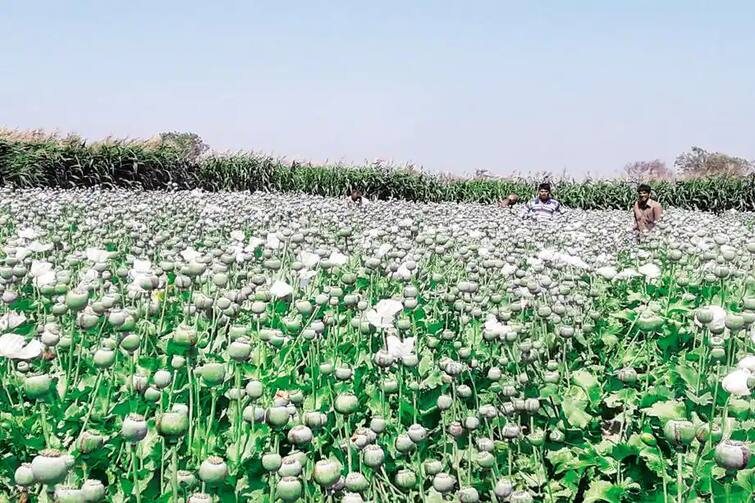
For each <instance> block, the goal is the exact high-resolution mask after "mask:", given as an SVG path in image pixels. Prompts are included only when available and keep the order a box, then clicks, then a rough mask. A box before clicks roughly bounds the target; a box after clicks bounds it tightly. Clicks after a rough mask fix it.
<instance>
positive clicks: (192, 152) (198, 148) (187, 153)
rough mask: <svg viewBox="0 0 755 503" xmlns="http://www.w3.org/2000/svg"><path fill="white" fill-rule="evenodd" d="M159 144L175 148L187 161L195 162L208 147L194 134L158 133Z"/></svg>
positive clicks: (177, 132)
mask: <svg viewBox="0 0 755 503" xmlns="http://www.w3.org/2000/svg"><path fill="white" fill-rule="evenodd" d="M160 143H161V144H162V145H167V146H170V147H172V148H175V149H176V150H177V151H178V152H179V153H181V155H183V156H184V158H185V159H187V160H188V161H195V160H197V158H198V157H199V156H200V155H202V154H204V153H205V152H206V151H207V150H208V149H209V148H210V147H209V146H208V145H207V144H206V143H205V142H204V141H203V140H202V138H201V137H200V136H199V135H198V134H196V133H182V132H179V131H171V132H167V133H160Z"/></svg>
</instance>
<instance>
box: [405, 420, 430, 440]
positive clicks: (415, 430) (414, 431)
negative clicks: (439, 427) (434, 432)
mask: <svg viewBox="0 0 755 503" xmlns="http://www.w3.org/2000/svg"><path fill="white" fill-rule="evenodd" d="M407 434H408V435H409V438H410V439H411V440H412V442H414V443H415V444H418V443H420V442H422V441H423V440H424V439H425V438H427V430H426V429H425V427H424V426H422V425H421V424H416V423H415V424H413V425H411V426H409V429H408V430H407Z"/></svg>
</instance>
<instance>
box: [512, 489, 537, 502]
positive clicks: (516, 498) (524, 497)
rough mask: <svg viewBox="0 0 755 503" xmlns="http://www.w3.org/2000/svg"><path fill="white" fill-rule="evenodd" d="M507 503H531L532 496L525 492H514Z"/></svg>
mask: <svg viewBox="0 0 755 503" xmlns="http://www.w3.org/2000/svg"><path fill="white" fill-rule="evenodd" d="M509 503H532V495H531V494H530V493H529V492H527V491H515V492H513V493H511V496H509Z"/></svg>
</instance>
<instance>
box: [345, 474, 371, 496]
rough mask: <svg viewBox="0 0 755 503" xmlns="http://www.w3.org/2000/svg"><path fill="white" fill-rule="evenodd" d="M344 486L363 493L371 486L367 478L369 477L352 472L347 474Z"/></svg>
mask: <svg viewBox="0 0 755 503" xmlns="http://www.w3.org/2000/svg"><path fill="white" fill-rule="evenodd" d="M344 486H345V487H346V489H347V490H349V491H352V492H355V493H361V492H364V491H366V490H367V489H368V488H369V487H370V482H369V481H368V480H367V477H365V476H364V475H362V474H361V473H359V472H351V473H349V474H348V475H346V478H345V479H344Z"/></svg>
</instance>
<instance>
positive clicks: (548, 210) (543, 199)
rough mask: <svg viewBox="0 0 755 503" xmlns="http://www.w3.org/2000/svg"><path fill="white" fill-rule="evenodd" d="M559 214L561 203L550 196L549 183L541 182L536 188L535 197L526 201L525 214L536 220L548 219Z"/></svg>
mask: <svg viewBox="0 0 755 503" xmlns="http://www.w3.org/2000/svg"><path fill="white" fill-rule="evenodd" d="M555 214H559V215H560V214H561V203H559V202H558V201H556V200H555V199H553V198H552V197H551V186H550V184H549V183H541V184H540V186H539V187H538V188H537V197H536V198H535V199H533V200H532V201H530V202H529V203H527V212H526V215H527V216H532V217H534V218H536V219H538V220H550V219H551V218H553V215H555Z"/></svg>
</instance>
